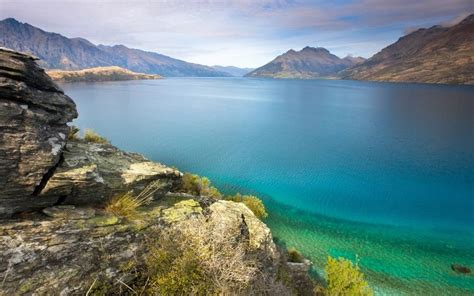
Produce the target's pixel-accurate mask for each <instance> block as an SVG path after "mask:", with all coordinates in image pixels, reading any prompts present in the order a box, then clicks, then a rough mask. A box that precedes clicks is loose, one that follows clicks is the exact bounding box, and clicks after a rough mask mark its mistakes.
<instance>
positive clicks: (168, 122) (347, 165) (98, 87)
mask: <svg viewBox="0 0 474 296" xmlns="http://www.w3.org/2000/svg"><path fill="white" fill-rule="evenodd" d="M63 87H64V89H65V91H66V92H67V93H68V94H69V95H70V96H71V97H72V98H73V99H74V100H75V101H76V103H77V105H78V110H79V114H80V118H79V119H78V120H77V121H76V124H77V125H78V126H79V127H81V128H93V129H95V130H96V131H98V132H99V133H100V134H102V135H104V136H106V137H107V138H109V139H110V140H111V141H112V143H113V144H115V145H117V146H119V147H121V148H123V149H127V150H131V151H137V152H140V153H143V154H145V155H146V156H147V157H149V158H151V159H153V160H156V161H160V162H163V163H165V164H168V165H174V166H176V167H178V168H180V169H181V170H183V171H191V172H195V173H198V174H201V175H206V176H208V177H210V178H211V180H212V181H213V182H214V183H215V184H216V185H218V187H220V188H222V189H223V190H224V191H226V192H234V191H241V192H243V193H256V194H258V195H260V196H261V197H262V198H263V199H264V200H265V203H266V205H267V207H268V209H269V212H270V217H269V219H268V220H267V223H268V225H269V226H270V228H271V229H272V232H273V234H274V236H276V237H277V238H278V239H279V240H281V241H282V242H283V243H285V244H287V245H288V246H295V247H297V248H298V249H300V250H301V251H302V252H303V253H304V254H305V255H307V256H309V257H310V258H311V259H312V261H313V262H314V263H315V269H316V272H319V273H320V274H321V268H322V266H323V264H324V261H325V259H326V256H327V255H328V254H331V255H333V256H344V257H348V258H351V259H355V257H356V255H357V256H358V258H359V260H360V265H361V267H362V268H363V269H364V271H365V272H366V273H367V275H368V279H369V282H370V284H371V285H372V286H374V287H375V288H376V290H377V292H378V294H389V293H393V294H403V293H406V294H419V295H427V293H429V294H431V295H435V294H443V295H462V294H474V277H473V276H464V275H457V274H455V273H454V272H452V271H451V269H450V265H451V264H452V263H460V264H464V265H468V266H470V267H471V268H474V116H473V114H474V87H468V86H441V85H423V84H391V83H372V82H356V81H334V80H264V79H245V78H212V79H211V78H176V79H164V80H157V81H131V82H111V83H100V84H65V85H63Z"/></svg>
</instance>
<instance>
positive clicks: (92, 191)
mask: <svg viewBox="0 0 474 296" xmlns="http://www.w3.org/2000/svg"><path fill="white" fill-rule="evenodd" d="M62 155H63V157H62V160H61V162H60V164H59V165H58V166H57V168H56V170H55V172H54V174H53V175H52V176H51V177H50V178H49V179H48V181H47V183H46V184H45V186H44V188H43V190H42V191H41V193H40V194H39V195H38V198H40V199H43V200H45V201H49V203H50V204H52V203H51V202H54V201H55V200H57V199H58V197H59V198H60V199H61V200H60V203H61V204H72V205H101V204H102V205H103V204H104V203H106V202H107V201H108V200H109V199H110V198H111V197H112V196H113V195H115V194H118V193H124V192H128V191H135V192H138V191H141V190H142V189H144V188H145V187H146V186H147V185H148V184H149V183H150V182H153V181H156V183H157V186H156V188H157V191H156V192H155V195H156V196H160V195H163V194H165V193H167V192H168V191H170V190H172V189H173V188H175V187H176V186H177V184H178V183H179V179H180V177H181V175H182V174H181V173H180V172H179V171H178V170H176V169H172V168H169V167H167V166H164V165H162V164H159V163H156V162H152V161H149V160H148V159H146V158H145V157H143V156H142V155H140V154H137V153H128V152H124V151H121V150H119V149H117V148H116V147H114V146H112V145H110V144H98V143H88V142H86V141H83V140H71V141H69V142H68V143H67V145H66V148H65V149H64V152H63V154H62Z"/></svg>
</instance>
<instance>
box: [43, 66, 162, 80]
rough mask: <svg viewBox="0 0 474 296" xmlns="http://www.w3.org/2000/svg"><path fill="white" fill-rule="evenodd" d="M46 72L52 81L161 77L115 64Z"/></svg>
mask: <svg viewBox="0 0 474 296" xmlns="http://www.w3.org/2000/svg"><path fill="white" fill-rule="evenodd" d="M46 73H47V74H48V75H49V77H51V78H52V79H53V80H54V81H62V82H96V81H121V80H144V79H160V78H162V77H161V76H160V75H158V74H144V73H136V72H132V71H130V70H127V69H124V68H120V67H117V66H109V67H96V68H89V69H84V70H75V71H66V70H49V71H47V72H46Z"/></svg>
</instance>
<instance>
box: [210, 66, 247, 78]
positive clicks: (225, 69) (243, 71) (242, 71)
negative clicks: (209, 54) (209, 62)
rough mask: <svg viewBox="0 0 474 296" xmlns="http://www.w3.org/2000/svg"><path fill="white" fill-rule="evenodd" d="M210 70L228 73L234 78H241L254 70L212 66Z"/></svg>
mask: <svg viewBox="0 0 474 296" xmlns="http://www.w3.org/2000/svg"><path fill="white" fill-rule="evenodd" d="M212 68H214V69H216V70H217V71H221V72H226V73H229V74H230V75H232V76H235V77H242V76H244V75H245V74H247V73H250V72H251V71H253V70H254V68H239V67H234V66H218V65H215V66H212Z"/></svg>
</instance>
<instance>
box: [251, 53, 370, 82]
mask: <svg viewBox="0 0 474 296" xmlns="http://www.w3.org/2000/svg"><path fill="white" fill-rule="evenodd" d="M362 60H363V58H353V57H346V58H344V59H341V58H339V57H337V56H336V55H333V54H331V53H330V52H329V51H328V50H327V49H325V48H322V47H317V48H314V47H309V46H307V47H305V48H303V49H302V50H300V51H295V50H293V49H290V50H289V51H287V52H286V53H284V54H282V55H280V56H278V57H276V58H275V59H274V60H273V61H271V62H270V63H268V64H266V65H264V66H262V67H260V68H257V69H255V70H254V71H252V72H250V73H248V74H247V75H246V76H248V77H272V78H317V77H335V76H336V74H337V73H338V72H339V71H341V70H344V69H346V68H347V67H350V66H353V65H354V64H356V63H358V62H360V61H362Z"/></svg>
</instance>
